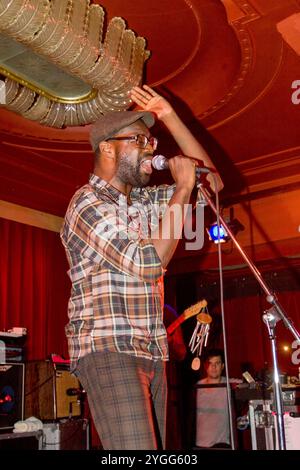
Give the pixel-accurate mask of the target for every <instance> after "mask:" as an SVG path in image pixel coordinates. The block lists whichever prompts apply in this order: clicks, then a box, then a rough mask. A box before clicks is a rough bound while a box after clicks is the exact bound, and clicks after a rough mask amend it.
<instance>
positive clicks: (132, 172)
mask: <svg viewBox="0 0 300 470" xmlns="http://www.w3.org/2000/svg"><path fill="white" fill-rule="evenodd" d="M140 165H141V159H139V160H138V161H137V162H135V163H134V162H132V161H131V159H130V157H129V156H128V155H127V154H123V155H120V160H119V166H118V171H117V177H118V178H119V179H120V180H121V181H122V182H123V183H125V184H129V185H131V186H133V187H135V188H143V187H144V186H146V185H147V184H148V182H149V180H150V175H147V174H145V173H142V172H141V166H140Z"/></svg>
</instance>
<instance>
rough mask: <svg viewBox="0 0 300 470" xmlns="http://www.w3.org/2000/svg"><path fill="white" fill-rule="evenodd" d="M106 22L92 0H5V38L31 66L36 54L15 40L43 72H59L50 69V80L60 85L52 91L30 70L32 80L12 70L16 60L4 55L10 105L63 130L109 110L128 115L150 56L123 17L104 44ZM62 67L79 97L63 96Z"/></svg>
mask: <svg viewBox="0 0 300 470" xmlns="http://www.w3.org/2000/svg"><path fill="white" fill-rule="evenodd" d="M104 19H105V13H104V10H103V8H102V7H101V6H100V5H96V4H91V5H90V1H89V0H0V33H1V34H3V35H5V36H6V37H7V38H12V39H13V40H14V41H12V45H11V50H12V51H14V53H15V57H16V59H20V55H22V54H25V56H24V60H25V61H26V60H28V50H25V51H24V50H23V51H21V52H20V51H17V52H15V41H17V42H18V43H21V44H22V45H24V46H26V48H29V49H30V51H31V53H33V55H31V57H30V60H32V61H33V60H34V59H33V58H34V55H36V57H39V60H40V62H39V64H38V66H37V70H38V69H40V70H41V72H42V71H43V70H44V68H45V67H50V66H52V67H53V68H52V69H51V72H48V73H47V70H48V69H47V70H46V72H45V71H44V75H45V79H46V77H47V75H48V77H49V76H50V78H51V79H52V83H50V88H49V84H46V85H45V87H43V85H42V83H41V79H40V77H37V79H36V80H33V79H32V78H31V77H30V71H28V74H27V76H26V77H24V76H21V73H20V74H18V72H17V71H15V70H13V71H12V69H11V67H10V66H9V65H8V64H6V61H7V62H10V63H11V62H12V59H11V56H9V54H8V53H7V50H6V51H3V57H2V62H1V57H0V74H2V75H5V76H6V79H5V83H6V103H5V106H6V107H7V108H8V109H10V110H12V111H15V112H17V113H19V114H21V115H22V116H24V117H26V118H28V119H31V120H34V121H38V122H40V123H41V124H44V125H46V126H50V127H57V128H61V127H65V126H79V125H82V124H89V123H91V122H93V121H95V120H96V119H97V118H98V117H99V116H100V115H101V114H105V112H107V111H120V110H124V109H127V108H128V107H129V106H130V105H131V100H130V96H129V92H130V89H131V88H132V87H133V86H135V85H137V84H139V83H140V82H141V77H142V72H143V66H144V63H145V61H146V60H147V59H148V57H149V55H150V53H149V51H147V50H146V49H145V47H146V41H145V39H144V38H142V37H137V36H136V35H135V34H134V33H133V31H131V30H129V29H126V24H125V21H124V20H123V19H122V18H120V17H114V18H112V19H111V21H110V22H109V24H108V26H107V30H106V34H105V38H104ZM26 54H27V55H26ZM41 58H42V59H43V60H46V61H47V65H46V64H43V63H42V62H41ZM49 62H50V64H49ZM20 64H22V60H20ZM33 68H34V67H33ZM20 69H22V67H20ZM55 69H56V70H57V74H60V78H61V74H62V71H63V72H64V73H65V76H64V77H63V78H62V79H61V80H62V81H66V88H68V83H71V94H70V92H69V91H70V90H69V91H68V93H69V95H66V96H60V95H59V87H57V86H56V87H55V76H54V75H55V72H54V70H55ZM49 70H50V69H49ZM31 72H32V70H31ZM52 74H54V75H52ZM68 76H69V82H68ZM74 77H77V80H78V84H77V85H80V83H79V82H80V81H81V82H82V85H88V87H87V89H86V91H84V89H83V91H81V95H80V94H78V93H79V92H78V90H77V85H76V84H75V83H72V81H71V79H72V80H73V82H74ZM50 82H51V80H50ZM51 87H52V89H51ZM72 87H74V96H72ZM53 90H54V92H53Z"/></svg>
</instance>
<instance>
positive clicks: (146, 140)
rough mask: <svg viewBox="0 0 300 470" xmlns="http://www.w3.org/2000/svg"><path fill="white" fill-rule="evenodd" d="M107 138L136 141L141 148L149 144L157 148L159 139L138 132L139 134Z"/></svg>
mask: <svg viewBox="0 0 300 470" xmlns="http://www.w3.org/2000/svg"><path fill="white" fill-rule="evenodd" d="M106 140H129V141H131V142H135V143H136V145H137V146H138V147H140V148H141V149H145V148H146V147H147V145H148V144H150V145H151V147H152V148H153V150H156V149H157V144H158V140H157V138H156V137H152V136H151V137H147V136H146V135H144V134H137V135H129V136H124V137H110V138H109V139H106Z"/></svg>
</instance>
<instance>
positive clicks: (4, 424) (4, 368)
mask: <svg viewBox="0 0 300 470" xmlns="http://www.w3.org/2000/svg"><path fill="white" fill-rule="evenodd" d="M23 418H24V364H17V363H13V364H11V363H5V364H0V428H1V429H10V428H13V427H14V423H15V422H16V421H20V420H22V419H23Z"/></svg>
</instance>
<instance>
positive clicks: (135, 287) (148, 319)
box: [61, 175, 175, 370]
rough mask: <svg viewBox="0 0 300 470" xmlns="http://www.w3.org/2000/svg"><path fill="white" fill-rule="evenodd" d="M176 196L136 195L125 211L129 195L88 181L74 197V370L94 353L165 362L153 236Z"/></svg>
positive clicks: (166, 190) (67, 243) (69, 328)
mask: <svg viewBox="0 0 300 470" xmlns="http://www.w3.org/2000/svg"><path fill="white" fill-rule="evenodd" d="M174 190H175V185H172V186H167V185H162V186H158V187H153V188H139V189H133V190H132V191H131V194H130V197H131V203H132V204H131V205H129V206H127V198H126V196H125V195H124V194H122V193H120V192H119V191H118V190H117V189H115V188H114V187H112V186H111V185H110V184H108V183H107V182H106V181H104V180H102V179H100V178H99V177H97V176H95V175H91V177H90V180H89V184H87V185H85V186H83V187H82V188H80V189H79V190H78V191H77V192H76V193H75V195H74V196H73V198H72V200H71V202H70V204H69V207H68V210H67V213H66V215H65V220H64V224H63V226H62V229H61V239H62V243H63V245H64V247H65V250H66V254H67V258H68V262H69V265H70V270H69V271H68V274H69V276H70V278H71V281H72V290H71V297H70V300H69V306H68V316H69V323H68V324H67V325H66V335H67V338H68V345H69V354H70V360H71V369H72V370H74V369H75V367H76V364H77V361H78V359H79V358H80V357H82V356H85V355H86V354H88V353H91V352H94V351H113V352H121V353H127V354H131V355H134V356H138V357H144V358H148V359H153V360H158V359H162V360H167V359H168V345H167V337H166V331H165V327H164V325H163V271H164V270H163V268H162V265H161V261H160V259H159V257H158V255H157V253H156V250H155V248H154V246H153V243H152V241H151V238H150V236H149V233H150V230H153V229H155V227H157V225H158V221H159V218H160V217H161V216H162V214H163V212H164V210H165V208H166V205H167V203H168V201H169V200H170V198H171V196H172V194H173V192H174ZM157 208H159V210H157Z"/></svg>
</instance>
